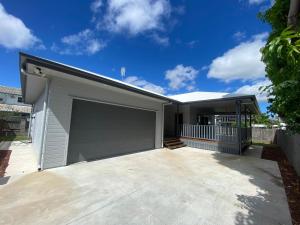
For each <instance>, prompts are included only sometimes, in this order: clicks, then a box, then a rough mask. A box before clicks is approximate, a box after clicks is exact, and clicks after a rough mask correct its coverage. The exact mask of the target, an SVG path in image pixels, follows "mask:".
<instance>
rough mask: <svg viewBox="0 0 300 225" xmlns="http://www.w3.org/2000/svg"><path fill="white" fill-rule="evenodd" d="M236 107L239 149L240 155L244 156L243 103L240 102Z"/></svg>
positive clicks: (237, 102)
mask: <svg viewBox="0 0 300 225" xmlns="http://www.w3.org/2000/svg"><path fill="white" fill-rule="evenodd" d="M235 105H236V127H237V149H238V151H239V154H240V155H241V154H242V136H241V131H242V129H241V101H240V100H238V101H236V103H235Z"/></svg>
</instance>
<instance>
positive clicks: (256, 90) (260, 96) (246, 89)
mask: <svg viewBox="0 0 300 225" xmlns="http://www.w3.org/2000/svg"><path fill="white" fill-rule="evenodd" d="M271 84H272V83H271V81H270V80H267V79H264V80H259V81H255V82H253V83H252V84H250V85H244V86H242V87H240V88H239V89H237V90H236V91H235V92H234V93H236V94H248V95H256V98H257V100H258V101H259V102H266V101H267V99H268V98H267V93H266V92H262V90H260V87H265V86H268V85H271Z"/></svg>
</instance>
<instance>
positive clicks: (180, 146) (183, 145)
mask: <svg viewBox="0 0 300 225" xmlns="http://www.w3.org/2000/svg"><path fill="white" fill-rule="evenodd" d="M185 146H186V145H185V144H183V143H182V144H179V145H172V146H169V147H168V149H172V150H173V149H176V148H183V147H185Z"/></svg>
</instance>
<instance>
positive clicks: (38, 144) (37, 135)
mask: <svg viewBox="0 0 300 225" xmlns="http://www.w3.org/2000/svg"><path fill="white" fill-rule="evenodd" d="M44 103H45V91H44V92H42V94H41V95H40V96H39V98H38V99H37V101H36V102H35V104H34V107H33V113H32V120H31V129H30V131H31V138H32V146H33V149H34V151H35V152H36V156H37V158H39V157H40V154H41V150H42V139H43V136H42V135H43V132H42V129H43V122H44Z"/></svg>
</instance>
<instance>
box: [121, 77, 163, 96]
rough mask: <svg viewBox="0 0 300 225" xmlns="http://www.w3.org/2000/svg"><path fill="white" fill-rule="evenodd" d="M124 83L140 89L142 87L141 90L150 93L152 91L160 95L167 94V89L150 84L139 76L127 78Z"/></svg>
mask: <svg viewBox="0 0 300 225" xmlns="http://www.w3.org/2000/svg"><path fill="white" fill-rule="evenodd" d="M124 82H125V83H128V84H132V85H135V86H138V87H141V88H144V89H146V90H148V91H152V92H155V93H158V94H164V93H165V89H164V88H163V87H161V86H158V85H155V84H153V83H150V82H148V81H146V80H144V79H141V78H139V77H137V76H129V77H126V78H125V80H124Z"/></svg>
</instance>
